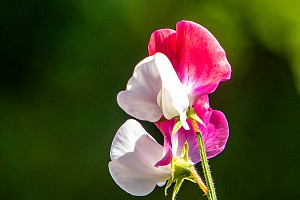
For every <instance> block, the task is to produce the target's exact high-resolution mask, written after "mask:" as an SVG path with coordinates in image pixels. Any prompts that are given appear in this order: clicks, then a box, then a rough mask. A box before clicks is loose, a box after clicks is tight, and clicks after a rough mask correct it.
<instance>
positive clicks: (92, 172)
mask: <svg viewBox="0 0 300 200" xmlns="http://www.w3.org/2000/svg"><path fill="white" fill-rule="evenodd" d="M299 11H300V1H298V0H288V1H281V0H251V1H238V0H224V1H211V0H207V1H193V0H187V1H178V0H165V1H161V0H153V1H146V0H130V1H129V0H111V1H104V0H81V1H79V0H78V1H70V0H66V1H50V0H43V1H38V0H23V1H14V0H2V1H1V2H0V15H1V16H0V27H1V29H0V30H1V31H0V36H1V37H0V42H1V43H0V47H1V48H0V52H1V53H0V63H1V64H0V199H4V200H6V199H26V200H27V199H28V200H29V199H30V200H31V199H33V200H35V199H43V200H45V199H145V200H146V199H171V196H170V195H169V196H167V197H165V196H164V188H159V187H157V188H156V189H155V190H154V192H153V193H151V194H150V195H148V196H146V197H143V198H140V197H134V196H131V195H129V194H127V193H125V192H124V191H123V190H121V189H120V188H119V187H118V186H117V185H116V184H115V183H114V181H113V180H112V178H111V177H110V174H109V172H108V168H107V164H108V162H109V160H110V158H109V149H110V145H111V141H112V139H113V137H114V134H115V132H116V130H117V129H118V128H119V127H120V125H121V124H123V123H124V122H125V121H126V120H127V119H128V118H129V116H127V115H126V114H125V113H124V112H123V111H122V110H121V109H120V108H119V107H118V105H117V103H116V95H117V93H118V92H119V91H121V90H123V89H125V86H126V83H127V81H128V79H129V77H130V76H131V74H132V71H133V68H134V66H135V65H136V64H137V63H138V62H139V61H140V60H142V59H143V58H144V57H146V56H147V44H148V41H149V37H150V34H151V33H152V32H153V31H154V30H156V29H159V28H173V29H174V28H175V24H176V22H177V21H179V20H181V19H188V20H192V21H195V22H197V23H199V24H202V25H203V26H205V27H206V28H208V29H209V30H210V31H211V32H212V33H213V34H214V35H215V36H216V37H217V38H218V40H219V42H220V43H221V45H222V46H223V48H224V49H225V50H226V53H227V57H228V60H229V61H230V63H231V65H232V70H233V72H232V79H231V80H230V81H228V82H224V83H221V84H220V86H219V88H218V89H217V91H216V92H215V93H213V94H211V95H210V101H211V106H212V108H214V109H218V110H221V111H223V112H224V113H225V114H226V116H227V119H228V121H229V124H230V138H229V140H228V143H227V147H226V149H225V151H224V152H223V153H222V154H220V155H219V156H217V157H216V158H213V159H212V160H211V161H210V164H211V168H212V171H213V177H214V179H215V183H216V187H217V193H218V197H219V199H220V200H222V199H223V200H225V199H231V200H232V199H251V200H253V199H273V200H274V199H300V193H299V180H300V165H299V164H300V159H299V141H300V98H299V97H300V96H299V95H300V13H299ZM143 126H145V127H146V129H147V130H148V131H149V132H151V133H152V134H153V135H154V137H155V138H156V139H157V140H158V141H162V137H161V135H160V133H159V132H158V131H157V130H156V128H155V127H154V126H153V125H152V124H149V123H146V122H143ZM198 168H200V166H198ZM178 199H179V200H180V199H205V198H204V197H203V196H202V192H201V191H200V190H199V189H198V187H197V186H196V185H195V184H192V183H188V182H185V183H184V185H183V187H182V189H181V191H180V192H179V194H178Z"/></svg>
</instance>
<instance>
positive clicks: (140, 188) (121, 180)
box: [108, 120, 172, 196]
mask: <svg viewBox="0 0 300 200" xmlns="http://www.w3.org/2000/svg"><path fill="white" fill-rule="evenodd" d="M110 155H111V159H112V161H111V162H109V165H108V166H109V172H110V174H111V176H112V177H113V179H114V180H115V182H116V183H117V184H118V185H119V186H120V187H121V188H122V189H123V190H125V191H126V192H128V193H130V194H132V195H136V196H144V195H147V194H149V193H150V192H152V191H153V189H154V188H155V186H156V185H157V184H159V185H161V183H162V182H165V181H166V180H168V179H169V178H170V176H171V173H172V171H171V168H170V167H169V166H165V167H155V166H154V165H155V163H156V162H157V161H158V160H160V159H161V158H162V156H163V147H162V146H161V145H160V144H158V143H157V142H156V141H155V140H154V139H153V138H152V137H151V136H150V135H149V134H148V133H147V132H146V131H145V130H144V129H143V127H142V126H141V125H140V124H139V123H138V122H137V121H135V120H128V121H127V122H126V123H125V124H123V125H122V126H121V128H120V129H119V130H118V132H117V133H116V136H115V138H114V140H113V143H112V147H111V154H110Z"/></svg>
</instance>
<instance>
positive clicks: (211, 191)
mask: <svg viewBox="0 0 300 200" xmlns="http://www.w3.org/2000/svg"><path fill="white" fill-rule="evenodd" d="M192 125H193V128H194V130H195V132H196V134H197V139H198V146H199V152H200V157H201V164H202V169H203V173H204V178H205V182H206V185H207V188H208V195H207V196H208V199H209V200H217V195H216V190H215V186H214V182H213V179H212V176H211V171H210V168H209V165H208V160H207V157H206V151H205V146H204V142H203V138H202V135H201V132H200V129H199V128H198V126H197V124H196V122H195V121H194V120H192Z"/></svg>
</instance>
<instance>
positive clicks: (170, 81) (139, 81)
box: [117, 53, 189, 130]
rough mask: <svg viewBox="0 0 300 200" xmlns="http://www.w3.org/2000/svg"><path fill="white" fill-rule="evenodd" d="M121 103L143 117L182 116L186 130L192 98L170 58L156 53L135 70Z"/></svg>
mask: <svg viewBox="0 0 300 200" xmlns="http://www.w3.org/2000/svg"><path fill="white" fill-rule="evenodd" d="M117 101H118V104H119V106H120V107H121V108H122V109H123V110H124V111H125V112H126V113H127V114H129V115H131V116H133V117H135V118H138V119H140V120H146V121H150V122H156V121H158V120H159V119H160V118H161V116H162V115H164V117H165V118H166V119H172V118H174V117H179V118H180V121H181V123H182V125H183V127H184V129H186V130H189V126H188V124H187V122H186V118H187V114H186V112H187V110H188V107H189V98H188V95H187V93H186V91H185V88H184V86H183V85H182V83H181V82H180V80H179V78H178V76H177V74H176V72H175V70H174V68H173V66H172V64H171V62H170V60H169V59H168V58H167V57H166V56H165V55H164V54H162V53H156V54H155V55H153V56H149V57H147V58H145V59H144V60H142V61H141V62H140V63H138V64H137V66H136V67H135V69H134V72H133V75H132V77H131V78H130V79H129V81H128V83H127V87H126V90H125V91H121V92H119V94H118V96H117Z"/></svg>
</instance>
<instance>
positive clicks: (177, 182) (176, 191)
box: [172, 178, 184, 200]
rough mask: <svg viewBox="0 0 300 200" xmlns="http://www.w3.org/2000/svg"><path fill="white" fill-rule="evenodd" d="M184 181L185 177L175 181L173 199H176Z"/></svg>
mask: <svg viewBox="0 0 300 200" xmlns="http://www.w3.org/2000/svg"><path fill="white" fill-rule="evenodd" d="M183 181H184V178H182V179H179V180H177V181H176V182H175V185H174V189H173V194H172V200H175V197H176V195H177V193H178V192H179V189H180V187H181V185H182V183H183Z"/></svg>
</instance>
